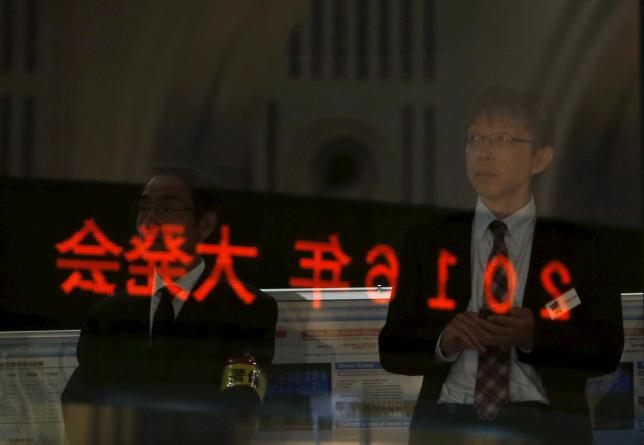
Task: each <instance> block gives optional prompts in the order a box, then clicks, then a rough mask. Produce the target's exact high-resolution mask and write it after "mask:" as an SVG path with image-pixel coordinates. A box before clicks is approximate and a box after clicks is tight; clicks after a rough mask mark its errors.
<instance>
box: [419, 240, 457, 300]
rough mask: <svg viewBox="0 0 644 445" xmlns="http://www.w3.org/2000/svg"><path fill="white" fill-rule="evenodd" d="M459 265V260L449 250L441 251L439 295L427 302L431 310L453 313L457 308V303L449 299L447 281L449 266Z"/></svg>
mask: <svg viewBox="0 0 644 445" xmlns="http://www.w3.org/2000/svg"><path fill="white" fill-rule="evenodd" d="M457 263H458V258H456V256H455V255H453V254H452V253H451V252H450V251H449V250H447V249H441V250H440V253H439V255H438V295H437V296H436V297H434V298H429V299H428V300H427V306H428V307H429V308H430V309H440V310H445V311H451V310H454V308H455V307H456V301H455V300H452V299H451V298H448V297H447V280H448V276H449V271H448V268H449V266H455V265H456V264H457Z"/></svg>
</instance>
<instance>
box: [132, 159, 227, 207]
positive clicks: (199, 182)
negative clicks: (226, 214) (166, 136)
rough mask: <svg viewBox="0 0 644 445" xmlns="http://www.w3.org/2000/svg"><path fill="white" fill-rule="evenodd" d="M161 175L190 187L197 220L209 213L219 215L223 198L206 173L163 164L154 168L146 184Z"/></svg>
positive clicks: (192, 168)
mask: <svg viewBox="0 0 644 445" xmlns="http://www.w3.org/2000/svg"><path fill="white" fill-rule="evenodd" d="M160 175H164V176H172V177H174V178H177V179H179V180H180V181H181V182H183V183H184V184H185V185H186V186H187V187H188V189H189V190H190V193H191V194H192V202H193V205H194V208H195V216H196V218H197V220H199V219H201V217H202V216H204V215H205V214H206V213H208V212H215V213H217V209H218V206H219V203H220V202H221V198H220V196H219V195H218V194H217V193H216V192H215V185H214V182H213V181H212V179H210V178H209V177H208V176H207V175H206V174H205V173H203V172H201V171H200V170H197V169H196V168H194V167H190V166H187V165H180V164H169V163H163V164H157V165H155V166H154V167H152V169H151V172H150V175H149V176H148V179H147V180H146V181H145V183H146V184H147V183H148V182H150V180H151V179H152V178H154V177H155V176H160Z"/></svg>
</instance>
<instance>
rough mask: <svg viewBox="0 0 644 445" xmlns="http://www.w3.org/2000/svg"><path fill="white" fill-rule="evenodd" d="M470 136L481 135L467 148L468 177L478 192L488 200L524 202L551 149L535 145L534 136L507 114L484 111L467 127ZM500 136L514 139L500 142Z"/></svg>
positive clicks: (522, 203)
mask: <svg viewBox="0 0 644 445" xmlns="http://www.w3.org/2000/svg"><path fill="white" fill-rule="evenodd" d="M468 135H470V136H472V135H476V136H480V137H482V142H481V143H478V144H470V145H468V146H467V148H466V150H465V164H466V169H467V178H468V179H469V181H470V184H472V187H474V189H475V190H476V192H477V193H478V195H479V196H480V197H481V198H482V199H483V200H484V202H486V203H495V202H496V203H513V204H517V205H524V204H525V203H526V202H527V201H528V199H529V196H530V180H531V179H532V175H534V174H536V173H539V172H541V171H543V170H545V168H546V167H547V165H548V163H549V161H550V158H551V156H552V148H551V147H541V148H533V146H532V142H531V141H532V140H533V139H534V137H533V135H532V134H531V133H530V131H529V130H528V129H527V128H526V126H525V125H524V124H523V122H521V121H520V120H518V119H515V118H513V117H512V116H510V115H508V114H492V115H490V114H482V115H481V116H479V117H478V118H477V119H476V120H475V121H474V122H473V123H472V125H471V126H470V127H469V128H468ZM501 137H505V139H506V140H508V137H509V138H510V140H513V142H500V141H499V139H500V138H501ZM497 141H498V142H497Z"/></svg>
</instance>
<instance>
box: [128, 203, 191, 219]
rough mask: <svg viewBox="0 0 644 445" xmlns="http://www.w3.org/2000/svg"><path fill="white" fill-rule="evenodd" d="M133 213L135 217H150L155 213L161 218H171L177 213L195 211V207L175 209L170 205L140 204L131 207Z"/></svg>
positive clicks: (133, 204)
mask: <svg viewBox="0 0 644 445" xmlns="http://www.w3.org/2000/svg"><path fill="white" fill-rule="evenodd" d="M130 208H131V210H132V213H134V214H135V215H149V214H150V213H151V212H152V211H154V212H155V213H156V214H157V215H161V216H171V215H174V214H175V213H179V212H184V211H186V210H194V209H195V208H194V207H173V206H170V205H153V204H141V203H139V202H135V203H132V204H131V205H130Z"/></svg>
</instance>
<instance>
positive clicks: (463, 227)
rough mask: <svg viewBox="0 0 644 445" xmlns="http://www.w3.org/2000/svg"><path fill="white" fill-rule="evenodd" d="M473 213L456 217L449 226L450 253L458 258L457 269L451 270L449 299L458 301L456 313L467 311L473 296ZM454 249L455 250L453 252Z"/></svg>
mask: <svg viewBox="0 0 644 445" xmlns="http://www.w3.org/2000/svg"><path fill="white" fill-rule="evenodd" d="M473 216H474V215H473V214H472V213H467V214H461V215H458V216H456V217H454V220H453V221H452V222H450V224H449V244H448V245H449V246H451V248H450V252H451V253H452V254H454V255H455V256H456V258H457V261H458V263H457V264H456V267H452V268H450V269H449V283H450V288H449V293H448V295H449V297H450V298H453V299H455V300H456V312H457V313H460V312H463V311H465V310H466V309H467V306H468V304H469V302H470V298H471V294H472V249H471V240H472V218H473ZM452 249H454V250H453V251H452Z"/></svg>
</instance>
